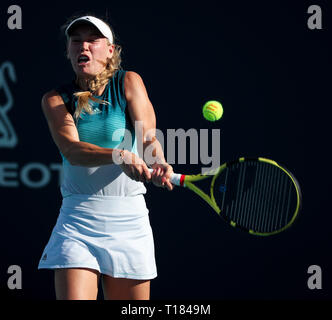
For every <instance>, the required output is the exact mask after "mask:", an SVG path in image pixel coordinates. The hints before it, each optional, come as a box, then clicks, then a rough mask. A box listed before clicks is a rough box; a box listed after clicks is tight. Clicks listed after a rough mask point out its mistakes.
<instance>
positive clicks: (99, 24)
mask: <svg viewBox="0 0 332 320" xmlns="http://www.w3.org/2000/svg"><path fill="white" fill-rule="evenodd" d="M77 22H86V23H90V24H92V25H93V26H95V27H96V28H97V29H98V30H99V32H100V33H101V34H102V35H103V36H104V37H105V38H107V39H108V40H109V42H110V43H111V44H113V34H112V31H111V29H110V27H109V26H108V25H107V24H106V23H105V22H104V21H102V20H100V19H98V18H96V17H92V16H84V17H80V18H77V19H75V20H74V21H72V22H71V23H70V24H69V26H68V27H67V28H66V30H65V35H66V37H67V38H69V34H68V31H69V29H70V28H71V27H72V26H73V25H74V24H76V23H77Z"/></svg>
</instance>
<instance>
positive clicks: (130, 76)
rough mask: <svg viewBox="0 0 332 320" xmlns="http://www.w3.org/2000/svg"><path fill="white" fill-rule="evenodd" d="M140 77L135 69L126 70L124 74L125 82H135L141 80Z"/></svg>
mask: <svg viewBox="0 0 332 320" xmlns="http://www.w3.org/2000/svg"><path fill="white" fill-rule="evenodd" d="M141 81H143V80H142V77H141V76H140V75H139V74H138V73H137V72H136V71H126V74H125V83H126V82H127V83H129V84H131V83H136V82H141Z"/></svg>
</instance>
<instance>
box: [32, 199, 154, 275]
mask: <svg viewBox="0 0 332 320" xmlns="http://www.w3.org/2000/svg"><path fill="white" fill-rule="evenodd" d="M57 268H90V269H94V270H98V271H99V272H100V273H102V274H105V275H109V276H112V277H115V278H128V279H146V280H148V279H153V278H155V277H156V276H157V268H156V262H155V252H154V240H153V234H152V229H151V225H150V220H149V211H148V209H147V208H146V204H145V199H144V196H143V195H138V196H132V197H117V196H116V197H115V196H102V197H101V196H90V195H78V194H74V195H71V196H68V197H66V198H64V199H63V201H62V206H61V209H60V214H59V217H58V220H57V222H56V225H55V227H54V229H53V231H52V234H51V237H50V239H49V242H48V244H47V245H46V247H45V249H44V251H43V254H42V257H41V259H40V261H39V265H38V269H57Z"/></svg>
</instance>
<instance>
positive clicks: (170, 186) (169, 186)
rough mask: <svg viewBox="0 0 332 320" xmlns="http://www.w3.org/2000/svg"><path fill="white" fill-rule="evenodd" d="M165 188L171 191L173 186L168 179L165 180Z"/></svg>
mask: <svg viewBox="0 0 332 320" xmlns="http://www.w3.org/2000/svg"><path fill="white" fill-rule="evenodd" d="M165 185H166V188H167V189H168V191H172V190H173V188H174V186H173V185H172V184H171V183H170V182H169V180H167V181H166V182H165Z"/></svg>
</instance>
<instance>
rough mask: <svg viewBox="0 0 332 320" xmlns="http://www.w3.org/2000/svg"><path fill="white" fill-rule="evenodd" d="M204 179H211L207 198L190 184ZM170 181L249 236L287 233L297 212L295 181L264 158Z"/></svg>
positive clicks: (241, 160)
mask: <svg viewBox="0 0 332 320" xmlns="http://www.w3.org/2000/svg"><path fill="white" fill-rule="evenodd" d="M152 171H153V170H152V169H151V172H152ZM208 178H210V179H212V180H211V184H210V193H209V194H208V193H205V192H204V191H202V190H201V189H200V188H199V187H198V186H197V185H195V184H194V183H195V182H197V181H200V180H204V179H208ZM170 180H171V182H172V183H173V184H174V185H176V186H180V187H185V188H188V189H189V190H191V191H193V192H195V193H196V194H197V195H199V196H200V197H201V198H202V199H204V200H205V201H206V202H207V203H208V204H209V205H210V206H211V207H212V208H213V209H214V210H215V211H216V212H217V214H218V215H219V216H220V217H222V218H223V219H224V220H225V221H226V222H227V223H228V224H230V225H231V226H232V227H235V228H239V229H241V230H242V231H246V232H248V233H250V234H252V235H258V236H269V235H273V234H277V233H280V232H282V231H284V230H286V229H288V228H289V227H290V226H291V225H292V224H293V223H294V221H295V219H296V217H297V216H298V214H299V212H300V208H301V202H302V196H301V190H300V186H299V184H298V182H297V181H296V179H295V177H294V176H293V175H292V174H291V173H290V172H289V171H288V170H287V169H286V168H284V167H282V166H281V165H279V164H278V163H277V162H275V161H273V160H270V159H266V158H239V159H238V160H235V161H230V162H227V163H224V164H222V165H221V166H220V167H219V168H217V169H214V170H212V171H210V172H208V173H206V174H197V175H184V174H176V173H174V174H173V175H172V177H171V179H170Z"/></svg>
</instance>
